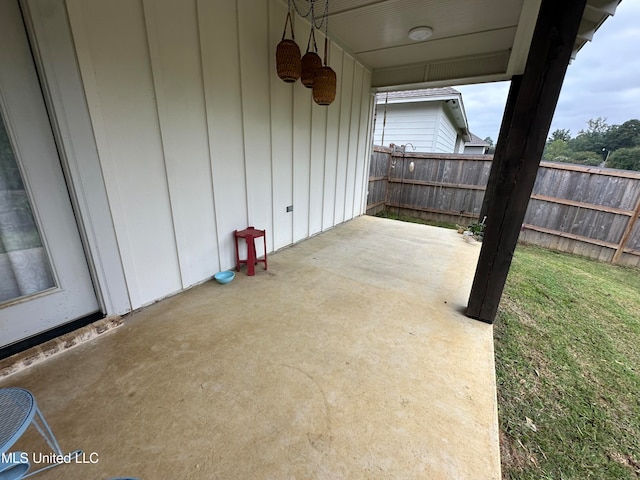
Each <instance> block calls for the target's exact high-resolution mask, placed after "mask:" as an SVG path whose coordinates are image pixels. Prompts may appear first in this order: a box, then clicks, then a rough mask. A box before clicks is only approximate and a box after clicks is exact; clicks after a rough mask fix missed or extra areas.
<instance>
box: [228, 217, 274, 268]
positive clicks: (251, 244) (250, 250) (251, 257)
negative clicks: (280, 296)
mask: <svg viewBox="0 0 640 480" xmlns="http://www.w3.org/2000/svg"><path fill="white" fill-rule="evenodd" d="M234 236H235V239H236V270H237V271H240V265H242V264H243V263H244V264H246V265H247V275H248V276H250V277H252V276H254V275H255V274H256V268H255V267H256V264H257V263H258V262H262V263H264V269H265V270H266V269H267V231H266V230H258V229H257V228H253V227H248V228H245V229H244V230H235V231H234ZM260 237H262V238H263V240H264V259H261V260H260V259H257V258H256V244H255V239H256V238H260ZM239 238H244V240H245V242H247V259H246V260H240V256H239V254H238V239H239Z"/></svg>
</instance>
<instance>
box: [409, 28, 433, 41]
mask: <svg viewBox="0 0 640 480" xmlns="http://www.w3.org/2000/svg"><path fill="white" fill-rule="evenodd" d="M431 35H433V28H431V27H415V28H412V29H411V30H409V38H410V39H411V40H413V41H415V42H422V41H424V40H427V39H428V38H431Z"/></svg>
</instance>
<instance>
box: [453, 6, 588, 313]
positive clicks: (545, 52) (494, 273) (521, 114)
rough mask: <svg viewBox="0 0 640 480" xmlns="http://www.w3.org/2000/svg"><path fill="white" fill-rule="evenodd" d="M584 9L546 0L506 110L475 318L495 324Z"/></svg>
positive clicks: (473, 302)
mask: <svg viewBox="0 0 640 480" xmlns="http://www.w3.org/2000/svg"><path fill="white" fill-rule="evenodd" d="M585 5H586V0H542V4H541V6H540V12H539V14H538V20H537V23H536V27H535V31H534V34H533V39H532V42H531V48H530V50H529V57H528V59H527V64H526V67H525V71H524V75H523V76H522V80H521V84H520V87H519V88H518V92H517V95H515V96H514V98H512V99H511V101H512V102H514V104H513V105H508V106H507V110H510V109H513V113H512V115H511V117H512V118H511V122H510V127H509V133H508V135H507V137H506V141H505V142H504V146H503V148H502V149H501V151H500V152H498V151H496V156H495V157H498V158H494V165H493V166H492V176H494V177H495V178H496V180H495V185H494V186H493V187H492V189H493V193H492V195H491V198H489V199H488V202H489V204H488V205H489V210H488V211H487V226H486V230H485V234H484V240H483V243H482V249H481V251H480V259H479V260H478V266H477V268H476V274H475V277H474V279H473V286H472V288H471V295H470V297H469V304H468V306H467V311H466V315H467V316H469V317H471V318H475V319H478V320H482V321H484V322H488V323H492V322H493V321H494V319H495V316H496V313H497V311H498V305H499V303H500V298H501V296H502V291H503V289H504V285H505V282H506V280H507V275H508V273H509V267H510V266H511V259H512V257H513V252H514V250H515V248H516V244H517V242H518V236H519V234H520V228H521V226H522V221H523V220H524V215H525V213H526V211H527V205H528V204H529V197H530V196H531V191H532V190H533V185H534V183H535V180H536V175H537V172H538V165H539V164H540V158H541V157H542V152H543V150H544V144H545V142H546V138H547V135H548V133H549V127H550V126H551V120H552V119H553V113H554V111H555V108H556V105H557V103H558V97H559V95H560V89H561V87H562V81H563V80H564V75H565V73H566V70H567V66H568V65H569V61H570V59H571V52H572V50H573V46H574V43H575V39H576V35H577V33H578V27H579V26H580V21H581V19H582V15H583V13H584V8H585ZM505 117H506V116H505ZM499 153H500V155H499ZM494 168H495V169H497V172H496V173H495V174H494V172H493V170H494Z"/></svg>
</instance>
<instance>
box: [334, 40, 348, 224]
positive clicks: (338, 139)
mask: <svg viewBox="0 0 640 480" xmlns="http://www.w3.org/2000/svg"><path fill="white" fill-rule="evenodd" d="M344 57H345V54H344V50H343V51H342V76H343V77H344ZM341 80H342V79H341ZM336 88H337V85H336ZM340 89H341V91H340V111H339V112H338V125H337V126H336V128H337V137H336V181H335V184H334V186H333V226H334V227H335V226H336V213H337V208H338V164H339V161H338V160H339V159H340V158H339V157H340V132H341V123H342V105H343V101H344V95H343V91H342V81H340Z"/></svg>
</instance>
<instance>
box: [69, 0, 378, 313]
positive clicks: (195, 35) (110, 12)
mask: <svg viewBox="0 0 640 480" xmlns="http://www.w3.org/2000/svg"><path fill="white" fill-rule="evenodd" d="M67 9H68V13H69V20H70V24H71V30H72V33H73V38H74V42H75V46H76V51H77V56H78V62H79V66H80V71H81V74H82V81H83V84H84V89H85V93H86V97H87V101H88V105H89V112H90V115H91V122H92V126H93V130H94V134H95V139H96V144H97V148H98V155H99V159H100V166H101V168H102V174H103V177H104V183H105V186H106V191H107V197H108V201H109V207H110V210H111V215H112V218H113V223H114V227H115V232H116V238H117V242H118V249H119V252H120V256H121V260H122V264H123V269H124V273H125V277H126V283H127V288H128V291H129V296H130V299H131V307H132V308H137V307H139V306H142V305H145V304H148V303H150V302H153V301H155V300H157V299H159V298H162V297H164V296H166V295H169V294H171V293H174V292H176V291H179V290H182V289H184V288H187V287H189V286H191V285H193V284H195V283H198V282H200V281H203V280H205V279H207V278H209V277H211V276H212V275H213V274H214V273H215V272H217V271H219V270H223V269H228V268H231V267H232V266H233V265H234V263H235V260H234V248H235V247H234V240H233V230H235V229H242V228H245V227H246V226H247V225H254V226H256V227H257V228H266V229H267V234H268V236H267V240H268V247H267V249H268V250H269V251H273V250H275V249H278V248H281V247H284V246H286V245H289V244H291V243H293V242H296V241H299V240H302V239H304V238H307V237H308V236H310V235H313V234H315V233H317V232H320V231H322V230H326V229H327V228H331V227H332V226H334V225H336V224H337V223H341V222H343V221H346V220H349V219H351V218H353V217H355V216H358V215H360V214H362V213H363V212H364V193H363V192H364V188H366V181H365V175H366V173H367V168H366V165H367V164H368V151H369V145H370V143H371V142H370V140H371V138H370V135H369V131H370V130H369V129H370V121H369V118H370V113H371V105H372V96H371V95H370V93H369V89H370V81H371V74H370V72H369V71H367V70H365V69H364V67H363V66H362V65H361V64H358V63H356V62H355V61H354V60H353V58H352V57H350V56H349V55H348V54H346V53H344V52H343V51H342V50H341V49H340V48H339V47H337V46H335V45H332V48H331V59H330V64H331V66H332V67H333V68H334V70H336V72H337V74H338V95H337V98H336V101H335V102H334V103H333V104H332V105H331V106H329V107H328V108H327V107H320V106H318V105H316V104H315V103H314V102H313V100H312V97H311V90H310V89H306V88H305V87H304V86H302V85H301V84H300V83H299V82H297V83H296V84H293V85H292V84H285V83H284V82H282V81H281V80H280V79H279V78H277V76H276V74H275V46H276V44H277V43H278V42H279V41H280V38H281V36H282V30H281V29H282V26H283V25H284V19H285V16H286V6H285V5H284V4H283V3H282V2H280V1H278V0H270V1H267V2H251V3H248V2H244V1H242V0H238V1H236V2H234V1H230V0H189V1H185V0H142V1H131V0H110V1H105V0H67ZM295 26H296V34H297V35H296V39H297V40H298V43H299V45H302V39H305V38H306V35H308V32H309V30H308V28H309V27H308V26H307V25H306V23H305V22H303V21H301V20H300V19H299V18H298V19H296V22H295ZM289 205H293V212H286V207H287V206H289ZM261 253H262V252H259V254H261Z"/></svg>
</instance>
